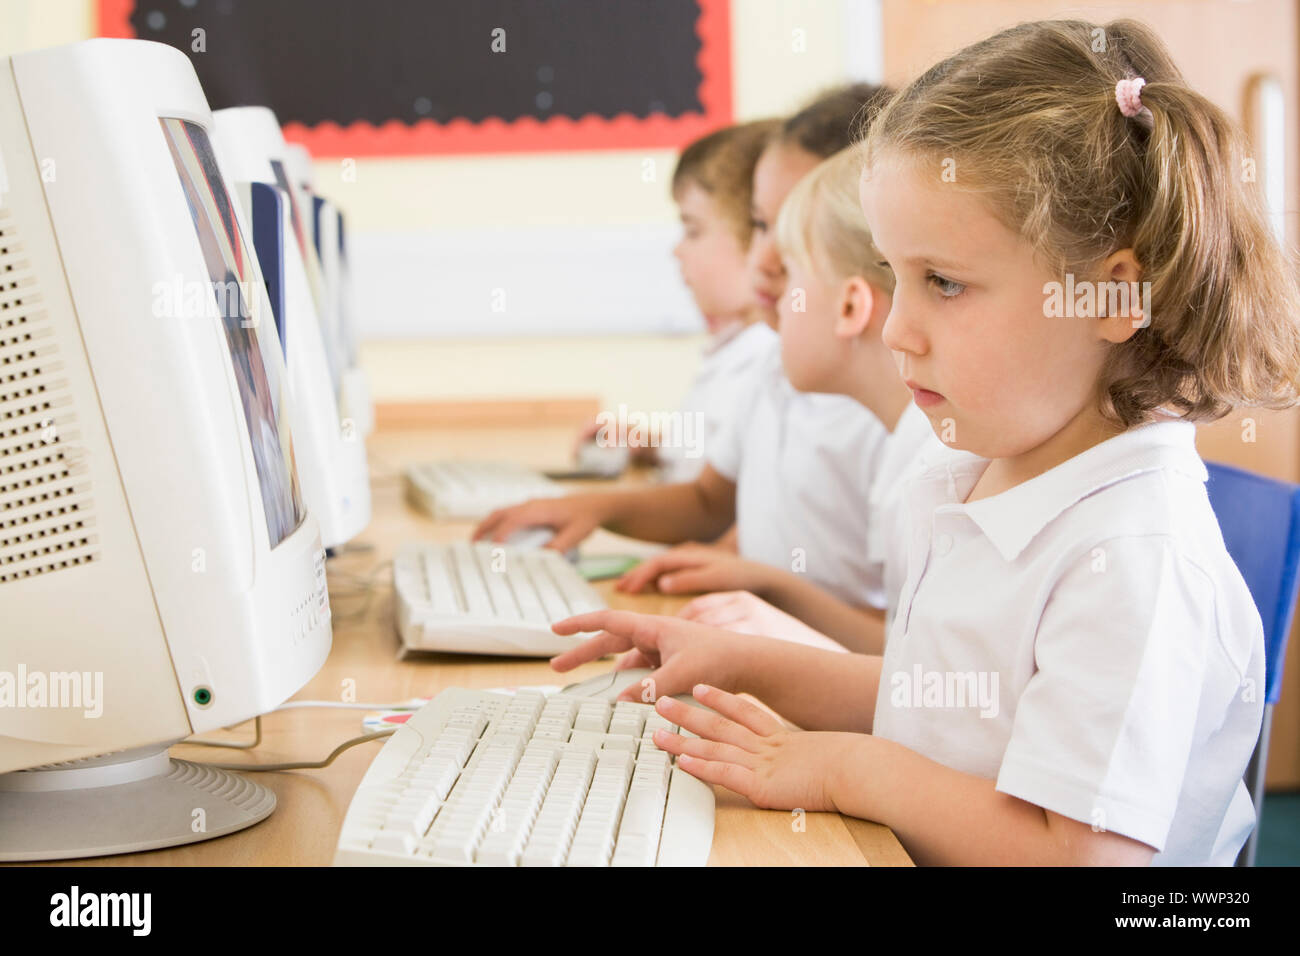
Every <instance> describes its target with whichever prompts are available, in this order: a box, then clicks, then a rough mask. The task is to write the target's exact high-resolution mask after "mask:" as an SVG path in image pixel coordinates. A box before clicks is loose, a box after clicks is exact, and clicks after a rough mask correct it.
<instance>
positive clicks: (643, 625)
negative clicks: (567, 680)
mask: <svg viewBox="0 0 1300 956" xmlns="http://www.w3.org/2000/svg"><path fill="white" fill-rule="evenodd" d="M674 620H675V619H674V618H664V617H658V616H656V615H653V614H638V613H636V612H635V611H614V610H611V609H609V608H606V609H604V610H600V611H591V612H589V613H587V614H577V615H575V616H573V617H568V618H565V619H564V620H563V621H556V622H555V623H554V624H552V625H551V630H552V631H554V632H555V633H556V634H578V633H581V632H582V631H600V632H602V633H600V634H597V635H596V636H595V637H593V638H591V639H590V640H588V641H586V642H584V643H582V644H579V645H578V646H577V647H575V648H573V649H572V650H568V651H565V652H564V653H563V654H560V655H558V656H556V657H553V658H551V667H553V668H555V670H558V671H567V670H572V669H573V668H575V667H577V666H578V665H579V664H584V663H586V662H587V661H593V660H595V659H596V658H598V657H604V656H605V655H606V654H616V653H618V652H619V651H627V650H631V649H632V648H634V647H636V648H639V649H641V650H643V651H647V652H649V653H655V652H656V649H657V648H658V646H659V634H660V632H661V631H662V629H663V626H664V622H665V621H674Z"/></svg>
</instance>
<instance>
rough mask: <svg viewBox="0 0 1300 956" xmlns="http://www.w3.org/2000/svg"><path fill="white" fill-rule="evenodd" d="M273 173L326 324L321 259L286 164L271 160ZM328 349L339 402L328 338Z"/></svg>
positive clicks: (315, 298) (318, 312)
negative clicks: (285, 166)
mask: <svg viewBox="0 0 1300 956" xmlns="http://www.w3.org/2000/svg"><path fill="white" fill-rule="evenodd" d="M271 172H272V174H274V176H275V184H276V185H277V186H279V187H280V189H281V190H282V191H283V192H284V194H285V196H286V197H287V198H288V201H289V224H290V225H291V226H292V227H293V236H294V239H295V240H296V241H297V243H298V252H299V253H301V254H302V264H303V267H304V268H305V269H306V270H307V284H308V285H309V286H311V297H312V301H313V302H314V303H315V304H316V315H317V316H318V317H319V318H320V320H321V322H322V323H323V322H324V321H325V312H324V303H325V292H324V280H323V279H322V278H321V274H320V258H319V256H318V255H317V253H316V245H315V243H313V242H308V241H307V227H306V225H305V223H304V222H303V217H302V214H301V212H300V211H299V209H298V198H297V195H296V194H295V192H294V188H293V186H292V185H291V184H290V182H289V175H288V173H287V172H285V168H284V163H282V162H281V161H280V160H278V159H272V160H271ZM325 331H326V330H325V327H324V325H322V326H321V332H322V333H325ZM325 349H326V352H327V353H328V356H329V366H330V379H331V384H332V385H333V386H334V397H335V398H336V399H337V398H338V394H339V380H338V372H337V369H336V368H335V365H336V364H337V363H336V362H335V359H334V352H333V345H332V343H331V342H330V337H329V336H328V335H325Z"/></svg>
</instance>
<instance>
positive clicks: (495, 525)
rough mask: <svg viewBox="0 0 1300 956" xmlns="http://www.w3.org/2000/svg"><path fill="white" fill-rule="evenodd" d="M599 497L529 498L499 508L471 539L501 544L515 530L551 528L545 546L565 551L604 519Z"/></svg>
mask: <svg viewBox="0 0 1300 956" xmlns="http://www.w3.org/2000/svg"><path fill="white" fill-rule="evenodd" d="M602 497H604V496H602V495H565V496H564V497H561V498H533V499H532V500H531V501H525V502H524V503H523V504H519V505H512V506H511V507H509V508H499V509H497V510H496V511H494V512H492V513H491V514H490V515H488V516H487V517H486V518H484V519H483V520H482V521H481V522H480V523H479V526H478V527H477V528H475V529H474V534H473V540H475V541H482V540H483V539H485V538H486V539H487V540H489V541H505V540H506V539H507V538H509V537H510V535H512V534H513V533H514V532H516V531H519V530H521V529H523V528H532V527H535V526H537V525H542V526H545V527H547V528H553V529H555V537H553V538H552V539H551V540H550V541H549V542H548V543H547V545H546V546H547V547H548V548H553V549H554V550H556V551H561V552H563V551H568V550H569V549H570V548H572V547H575V546H576V545H577V544H578V542H580V541H582V539H583V538H585V537H587V535H589V534H591V533H592V532H593V531H595V530H596V529H597V528H599V527H600V524H601V521H603V520H604V517H605V515H604V505H605V502H603V501H601V500H600V499H601V498H602Z"/></svg>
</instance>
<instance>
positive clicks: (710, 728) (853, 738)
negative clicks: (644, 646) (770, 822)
mask: <svg viewBox="0 0 1300 956" xmlns="http://www.w3.org/2000/svg"><path fill="white" fill-rule="evenodd" d="M694 697H695V699H696V700H698V701H699V702H700V703H701V704H704V705H705V706H706V707H710V708H712V710H713V711H715V712H716V713H710V712H709V711H706V710H700V709H699V708H698V707H692V706H691V705H690V704H684V703H682V702H681V701H679V700H673V699H672V698H671V697H661V698H659V701H658V702H657V703H656V704H655V710H657V711H658V712H659V713H660V714H661V715H663V716H664V717H665V718H666V719H668V720H671V721H672V722H673V723H674V724H677V725H678V726H680V727H681V728H682V729H683V730H689V731H690V732H691V733H693V734H698V735H699V738H698V739H696V738H692V737H683V736H681V735H680V734H674V733H669V732H668V731H666V730H660V731H656V732H655V735H654V740H655V744H656V745H658V746H659V747H660V748H661V749H663V750H666V751H668V752H669V753H672V754H677V755H678V756H677V765H678V766H679V767H681V768H682V769H683V770H685V771H686V772H687V773H689V774H691V775H692V776H694V777H698V778H699V779H700V780H703V781H704V782H705V783H714V784H719V785H720V786H723V787H726V788H727V789H728V790H734V791H735V792H736V793H738V794H740V795H741V796H743V797H747V798H748V799H749V800H750V801H751V802H752V803H753V804H754V805H755V806H757V807H762V808H764V809H768V810H795V809H799V810H807V811H814V810H832V811H835V810H838V808H837V807H836V806H835V804H834V802H833V801H832V800H831V797H830V793H831V781H832V777H833V775H834V773H835V770H836V768H837V767H840V766H842V765H843V764H844V763H845V762H846V761H847V759H848V756H849V753H850V751H851V750H852V749H853V747H854V746H855V744H859V743H861V740H862V739H864V738H863V735H861V734H847V733H809V732H807V731H802V730H790V729H788V728H787V727H786V726H785V725H784V724H782V723H781V721H780V720H778V719H777V718H776V717H774V716H773V715H772V714H771V713H769V712H767V711H765V710H763V709H762V708H760V707H759V706H758V705H756V704H754V703H753V702H752V701H748V700H745V699H744V698H743V697H738V696H737V695H735V694H729V693H727V692H726V691H724V690H719V689H718V688H716V687H710V686H708V685H707V684H699V685H697V686H696V687H695V692H694Z"/></svg>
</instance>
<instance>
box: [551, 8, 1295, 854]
mask: <svg viewBox="0 0 1300 956" xmlns="http://www.w3.org/2000/svg"><path fill="white" fill-rule="evenodd" d="M1099 34H1100V35H1101V36H1103V37H1104V39H1105V42H1104V43H1099V42H1098V35H1099ZM1139 70H1140V72H1139ZM1245 155H1247V151H1246V147H1245V141H1244V137H1243V136H1242V135H1241V133H1240V132H1239V131H1238V130H1237V129H1236V128H1235V127H1234V125H1233V123H1232V122H1231V120H1230V119H1229V118H1228V117H1227V116H1226V115H1225V114H1224V113H1223V112H1222V111H1221V110H1219V109H1218V108H1217V107H1216V106H1214V105H1213V104H1212V103H1210V102H1209V101H1208V100H1206V99H1205V98H1204V97H1202V96H1200V95H1199V94H1197V93H1196V92H1195V91H1193V90H1192V89H1190V88H1189V87H1188V86H1187V84H1186V82H1185V81H1184V80H1183V79H1182V76H1181V74H1180V73H1179V71H1178V69H1177V67H1176V66H1175V65H1174V63H1173V62H1172V60H1171V59H1170V57H1169V54H1168V52H1167V51H1166V49H1165V48H1164V46H1163V44H1162V43H1161V41H1160V40H1159V39H1158V38H1157V37H1156V36H1155V34H1154V33H1152V32H1151V31H1150V29H1149V28H1147V27H1145V26H1143V25H1141V24H1139V23H1136V22H1134V21H1127V20H1120V21H1115V22H1112V23H1109V24H1106V25H1105V26H1102V27H1098V26H1094V25H1093V24H1091V23H1086V22H1081V21H1073V20H1052V21H1041V22H1035V23H1024V24H1020V25H1018V26H1016V27H1013V28H1011V29H1009V30H1005V31H1003V32H1002V33H999V34H997V35H996V36H994V37H991V38H989V39H987V40H985V41H983V42H981V43H977V44H975V45H973V46H971V47H968V48H966V49H964V50H962V51H960V52H958V53H956V54H954V55H953V56H951V57H949V58H948V59H947V60H945V61H944V62H942V63H940V64H939V65H937V66H936V67H934V68H932V69H931V70H930V71H928V72H927V73H926V74H924V75H923V76H921V77H920V78H918V79H917V80H916V81H914V82H913V83H912V84H910V85H909V86H908V87H907V88H906V89H904V90H903V91H902V92H900V93H899V94H898V95H897V96H896V97H895V98H894V99H893V100H891V101H890V103H889V105H888V106H887V107H886V108H885V109H884V110H883V111H882V113H881V115H880V116H879V117H878V118H877V119H876V120H875V122H874V123H873V125H872V128H871V130H870V132H869V134H868V137H867V141H866V147H865V158H866V169H865V173H864V177H863V182H862V190H861V198H862V206H863V212H864V214H865V216H866V219H867V221H868V223H869V224H870V226H871V230H872V235H873V238H874V240H875V243H876V245H877V247H878V248H879V249H880V251H881V253H882V255H883V256H884V259H885V261H887V262H888V263H889V265H890V267H891V268H892V269H893V270H894V273H895V278H896V283H895V290H894V298H893V308H892V311H891V312H890V315H889V318H888V321H887V322H886V324H885V328H884V337H885V340H886V342H887V343H888V344H889V345H890V347H891V348H893V349H894V350H895V352H896V353H898V356H899V366H900V372H901V374H902V375H903V377H904V379H905V380H906V381H907V382H908V384H909V387H911V388H912V389H913V395H914V401H915V402H916V404H917V406H918V407H919V408H920V409H921V410H922V411H924V412H925V413H926V415H927V416H928V417H929V419H930V421H931V424H932V425H933V426H934V427H935V429H936V430H938V429H940V428H944V427H951V429H952V438H953V441H952V444H953V445H955V446H956V447H957V448H960V449H965V450H967V451H970V452H972V453H974V454H975V455H977V456H978V458H977V459H975V460H970V459H966V460H965V461H955V460H947V461H943V460H941V461H937V462H936V463H935V465H934V466H933V467H932V468H930V469H929V470H927V471H926V472H925V473H924V474H923V475H922V476H921V477H920V478H919V479H918V480H917V482H915V483H914V485H913V486H912V487H911V488H910V489H909V491H908V493H907V499H906V514H905V516H904V521H905V525H906V528H907V533H906V546H907V550H908V565H907V567H908V570H907V576H906V579H905V581H904V583H903V585H902V589H901V592H900V599H899V605H898V609H897V612H896V613H895V615H894V619H893V622H892V626H891V632H890V637H889V642H888V644H887V647H886V652H885V655H884V657H883V658H882V657H877V656H871V655H858V654H833V653H828V652H826V651H823V650H818V649H815V648H811V647H804V646H800V645H798V644H794V643H790V642H786V641H777V640H765V639H762V638H755V637H751V636H742V635H736V634H731V633H728V632H726V631H720V630H716V629H713V628H708V627H703V626H701V625H699V624H696V623H694V622H689V621H682V620H679V619H675V618H655V617H650V616H646V615H636V614H630V613H626V612H613V611H606V612H599V613H596V614H591V615H582V616H579V617H576V618H573V619H570V620H569V621H566V622H561V623H560V624H557V625H556V630H557V632H559V633H576V632H578V631H589V630H600V629H603V633H602V634H601V635H599V636H598V637H597V638H594V639H593V640H591V641H589V642H587V643H586V644H585V645H583V646H582V647H580V648H578V649H576V650H575V651H571V652H569V653H568V654H565V655H561V656H560V657H559V658H556V660H555V661H554V662H553V663H554V666H556V667H557V669H567V668H569V667H572V666H574V665H575V664H577V663H580V662H582V661H583V660H586V659H590V658H592V657H595V656H598V655H599V654H601V653H606V652H609V651H613V650H619V649H622V648H632V647H635V648H637V649H638V651H639V652H640V653H641V654H642V655H643V656H644V657H645V658H646V659H647V660H648V661H650V662H651V663H652V664H653V665H654V666H655V667H656V671H655V672H654V674H652V675H651V679H652V680H653V681H654V684H653V686H654V688H655V691H656V693H658V694H665V695H667V694H676V693H681V692H683V691H685V690H687V689H689V688H694V689H695V696H696V697H697V699H699V700H700V701H701V702H702V703H704V704H706V705H708V706H709V707H710V708H712V709H713V710H714V711H716V712H717V714H716V715H712V714H707V713H702V712H701V711H699V710H698V709H696V708H692V707H689V706H686V705H683V704H681V703H680V702H678V701H674V700H672V699H671V698H670V697H661V698H660V699H659V701H658V704H657V705H656V706H657V708H658V710H659V712H660V713H661V714H662V715H664V717H665V718H667V719H669V720H671V721H673V722H674V723H678V724H680V726H681V727H682V729H683V730H685V731H690V732H692V733H695V734H698V735H699V739H688V738H687V737H684V736H680V735H677V734H667V733H663V732H659V733H656V735H655V741H656V743H657V744H658V745H659V746H661V747H663V748H664V749H665V750H668V751H671V752H673V753H676V754H679V755H681V756H680V757H679V765H680V766H681V767H682V768H683V769H685V770H687V771H688V772H690V773H692V774H695V775H696V776H698V777H699V778H701V779H702V780H705V781H708V782H711V783H717V784H722V785H724V786H727V787H729V788H731V789H733V790H736V791H738V792H739V793H741V794H743V795H745V796H747V797H748V798H749V799H751V800H752V801H754V802H755V803H756V804H758V805H759V806H764V807H780V808H787V809H788V808H793V807H799V808H802V809H804V810H838V811H840V812H842V813H848V814H851V815H854V816H859V817H863V818H866V819H872V820H876V821H879V822H881V823H884V824H886V825H888V826H889V827H891V828H892V829H893V831H894V832H895V833H896V834H897V835H898V837H899V839H900V840H901V841H902V842H903V844H904V846H905V847H906V848H907V849H908V851H909V853H910V854H911V855H912V857H913V858H914V859H916V860H917V861H919V862H923V863H928V862H933V863H950V864H951V863H974V864H999V863H1001V864H1021V865H1025V864H1048V865H1059V864H1098V863H1102V864H1128V865H1132V864H1147V863H1157V864H1216V865H1228V864H1230V863H1232V861H1233V859H1234V858H1235V856H1236V854H1237V852H1238V851H1239V849H1240V847H1241V846H1242V844H1243V842H1244V840H1245V838H1246V836H1247V834H1248V833H1249V832H1250V829H1251V827H1252V826H1253V823H1254V819H1253V817H1254V813H1253V809H1252V808H1251V806H1250V801H1249V798H1248V796H1247V794H1246V790H1245V785H1244V783H1243V780H1242V775H1243V772H1244V771H1245V769H1246V765H1247V763H1248V761H1249V759H1250V755H1251V751H1252V748H1253V747H1254V745H1255V742H1256V739H1257V736H1258V732H1259V727H1260V720H1261V715H1262V708H1263V699H1262V687H1263V678H1264V644H1263V636H1262V626H1261V623H1260V619H1259V614H1258V612H1257V611H1256V609H1255V606H1254V603H1253V601H1252V599H1251V596H1250V593H1249V591H1248V590H1247V588H1246V585H1245V582H1244V581H1243V580H1242V578H1241V575H1240V573H1239V572H1238V571H1237V568H1236V567H1235V565H1234V564H1233V562H1232V559H1231V558H1230V557H1229V556H1228V553H1227V550H1226V548H1225V547H1224V544H1223V539H1222V536H1221V534H1220V532H1219V528H1218V523H1217V521H1216V520H1215V516H1214V512H1213V511H1212V510H1211V508H1210V503H1209V499H1208V497H1207V495H1206V493H1205V487H1204V481H1205V470H1204V467H1203V465H1202V463H1201V461H1200V459H1199V457H1198V455H1197V454H1196V451H1195V446H1194V432H1193V426H1192V424H1191V423H1192V422H1194V421H1198V420H1209V419H1213V418H1217V417H1222V416H1223V415H1224V414H1226V413H1227V412H1228V411H1229V410H1230V409H1231V408H1233V407H1234V406H1237V405H1260V406H1267V407H1285V406H1290V405H1294V404H1296V402H1297V400H1298V399H1300V395H1297V381H1298V380H1300V323H1298V322H1297V318H1296V317H1297V316H1298V315H1300V288H1297V286H1296V283H1295V280H1294V278H1293V275H1294V272H1293V268H1292V263H1290V262H1289V261H1288V260H1287V256H1286V255H1285V254H1284V252H1283V251H1282V249H1281V247H1280V246H1279V244H1278V242H1277V240H1276V238H1275V237H1274V235H1273V233H1272V230H1271V228H1270V226H1269V221H1268V217H1267V215H1266V212H1265V209H1264V205H1263V202H1262V201H1261V196H1260V191H1259V186H1258V185H1257V184H1256V183H1254V182H1244V181H1242V178H1241V177H1239V176H1237V175H1235V173H1234V172H1233V171H1235V170H1238V169H1240V168H1241V159H1242V158H1243V157H1244V156H1245ZM1027 184H1032V188H1026V185H1027ZM1130 283H1131V284H1132V285H1130ZM1142 283H1149V285H1143V284H1142ZM1065 285H1069V286H1070V287H1072V288H1073V289H1075V290H1076V292H1077V297H1076V298H1075V299H1073V300H1072V301H1071V302H1070V303H1069V306H1068V308H1066V309H1064V310H1063V309H1062V300H1061V289H1062V287H1063V286H1065ZM1121 288H1123V289H1127V290H1128V291H1127V293H1126V294H1123V295H1121V294H1120V291H1119V290H1120V289H1121ZM1175 416H1176V417H1175ZM1179 418H1180V419H1182V420H1177V419H1179ZM705 681H708V682H710V683H712V684H715V685H721V687H724V688H726V690H723V689H719V688H718V687H716V686H707V685H706V684H704V683H703V682H705ZM640 690H641V688H640V687H636V688H631V691H633V692H639V691H640ZM729 691H745V692H748V693H751V694H754V695H755V696H757V697H759V698H761V699H763V700H764V701H765V702H766V703H767V704H768V705H770V706H771V707H773V708H775V709H776V710H777V711H778V712H780V713H782V714H783V715H784V716H785V717H786V718H787V719H789V720H790V721H792V722H793V723H794V724H796V725H797V726H799V727H803V728H807V729H806V730H804V731H792V730H790V729H789V728H788V727H787V726H786V725H785V724H783V723H781V722H780V721H778V720H777V719H775V718H774V717H773V716H772V715H771V714H770V713H769V712H767V711H764V710H762V709H760V708H758V707H757V706H755V705H754V704H753V703H752V702H749V701H746V700H744V699H743V698H741V697H739V696H737V695H736V694H734V693H730V692H729ZM629 696H630V695H629ZM718 715H720V717H719V716H718Z"/></svg>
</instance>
